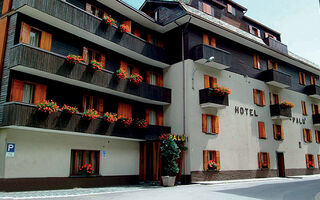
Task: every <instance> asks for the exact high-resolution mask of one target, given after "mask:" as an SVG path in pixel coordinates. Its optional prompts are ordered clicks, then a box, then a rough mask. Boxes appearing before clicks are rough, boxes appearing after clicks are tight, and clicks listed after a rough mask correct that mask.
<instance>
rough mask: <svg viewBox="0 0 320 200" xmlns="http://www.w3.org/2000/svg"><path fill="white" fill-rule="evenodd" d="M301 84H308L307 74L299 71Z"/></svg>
mask: <svg viewBox="0 0 320 200" xmlns="http://www.w3.org/2000/svg"><path fill="white" fill-rule="evenodd" d="M299 84H301V85H306V74H305V73H302V72H299Z"/></svg>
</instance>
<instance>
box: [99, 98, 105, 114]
mask: <svg viewBox="0 0 320 200" xmlns="http://www.w3.org/2000/svg"><path fill="white" fill-rule="evenodd" d="M103 102H104V101H103V98H99V102H98V104H99V105H98V112H99V114H100V115H102V114H103Z"/></svg>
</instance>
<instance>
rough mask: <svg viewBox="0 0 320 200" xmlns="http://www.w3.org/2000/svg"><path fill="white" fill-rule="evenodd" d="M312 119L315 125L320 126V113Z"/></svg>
mask: <svg viewBox="0 0 320 200" xmlns="http://www.w3.org/2000/svg"><path fill="white" fill-rule="evenodd" d="M312 121H313V125H314V126H320V114H315V115H312Z"/></svg>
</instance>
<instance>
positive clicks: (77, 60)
mask: <svg viewBox="0 0 320 200" xmlns="http://www.w3.org/2000/svg"><path fill="white" fill-rule="evenodd" d="M81 61H83V59H82V57H81V56H76V55H73V54H69V55H68V56H67V62H68V63H73V64H77V63H80V62H81Z"/></svg>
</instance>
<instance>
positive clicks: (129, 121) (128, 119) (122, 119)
mask: <svg viewBox="0 0 320 200" xmlns="http://www.w3.org/2000/svg"><path fill="white" fill-rule="evenodd" d="M118 121H119V122H120V123H121V124H122V125H123V126H124V127H129V126H130V125H131V124H132V121H133V120H132V118H131V117H119V118H118Z"/></svg>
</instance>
